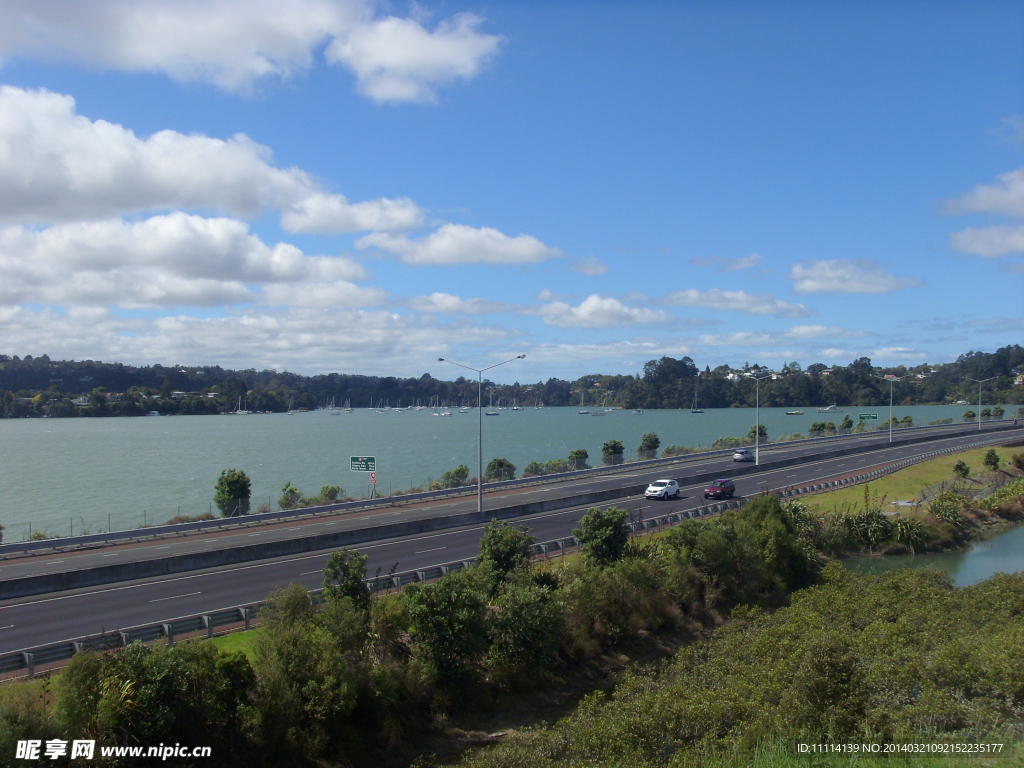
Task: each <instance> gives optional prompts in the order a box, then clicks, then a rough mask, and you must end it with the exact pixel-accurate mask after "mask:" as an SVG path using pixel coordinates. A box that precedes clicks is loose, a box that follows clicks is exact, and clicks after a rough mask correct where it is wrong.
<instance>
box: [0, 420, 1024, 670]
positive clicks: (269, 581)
mask: <svg viewBox="0 0 1024 768" xmlns="http://www.w3.org/2000/svg"><path fill="white" fill-rule="evenodd" d="M988 431H989V430H984V431H983V432H982V434H980V435H979V432H978V431H977V430H969V431H966V432H960V433H959V434H957V435H955V436H950V435H949V430H948V429H947V430H945V431H938V430H935V431H934V432H935V439H934V440H930V441H927V442H921V443H913V444H905V445H899V444H896V445H895V446H894V447H891V448H889V447H884V446H885V445H887V442H885V441H886V440H887V438H886V436H884V435H880V434H879V433H870V434H869V435H867V436H855V437H852V438H851V439H850V440H849V441H840V442H843V443H845V444H854V445H856V444H861V443H863V442H867V441H869V440H870V441H872V442H875V443H878V445H879V449H878V450H873V451H870V452H867V453H859V454H852V455H847V456H839V457H836V458H831V459H823V460H813V459H812V460H808V461H806V462H803V463H799V464H796V465H793V466H789V467H783V468H779V469H774V470H767V471H752V472H751V473H749V474H742V475H738V476H734V477H733V479H734V481H735V483H736V488H737V495H738V496H750V495H754V494H756V493H758V492H759V491H762V490H765V489H780V488H786V487H789V486H800V485H807V484H810V483H814V482H821V481H823V480H825V479H833V478H840V477H845V476H852V475H856V474H860V473H862V472H865V471H868V470H870V469H872V468H875V467H878V466H884V465H887V464H890V463H892V462H895V461H899V460H901V459H905V458H908V457H912V456H914V455H918V454H921V453H926V452H929V451H934V450H938V449H941V448H945V447H950V446H958V445H965V444H969V443H972V442H975V441H977V440H979V439H983V438H986V437H992V435H986V434H985V432H988ZM914 432H915V433H916V434H923V433H925V430H914ZM1000 436H1005V441H1006V442H1010V441H1020V440H1021V438H1022V437H1024V431H1022V430H1020V429H1018V430H1013V431H1009V432H1003V433H1001V434H1000ZM838 447H841V446H839V445H838V444H837V443H832V444H830V446H829V448H828V450H834V449H836V448H838ZM823 449H824V447H823V445H822V444H817V445H814V444H812V445H807V444H804V445H801V446H787V445H785V444H783V445H778V446H770V447H769V448H768V449H766V450H762V452H761V460H762V462H766V461H776V460H778V459H782V458H789V457H796V456H799V455H806V454H807V453H810V452H812V451H815V452H820V451H822V450H823ZM748 466H749V465H748ZM735 468H736V465H735V464H733V462H732V461H731V460H729V458H728V457H715V458H710V459H709V458H707V457H703V458H701V459H699V460H696V461H694V460H690V461H681V462H680V463H679V464H676V465H672V467H671V468H666V467H665V466H661V467H657V468H643V467H641V466H637V467H636V469H635V470H633V469H631V468H619V469H620V471H617V472H614V473H603V472H602V473H597V474H595V475H590V476H587V477H581V478H575V479H572V480H569V481H566V482H564V483H555V484H549V485H542V486H526V487H523V488H517V489H512V490H508V491H504V492H502V493H500V494H488V495H487V496H486V497H485V504H486V507H487V508H488V509H493V508H495V507H497V506H508V505H510V504H516V503H523V499H524V498H525V499H528V500H530V501H534V500H537V499H538V498H557V497H566V496H572V495H577V494H583V493H588V492H591V491H594V490H601V489H607V488H613V487H628V486H631V485H638V484H644V483H646V482H649V481H650V480H654V479H657V478H659V477H677V478H682V477H687V476H694V475H697V474H702V473H705V472H713V471H719V470H732V469H735ZM751 469H752V470H753V469H754V468H753V467H751ZM703 485H704V484H703V483H701V484H699V485H692V484H691V485H683V487H682V489H681V498H680V499H679V500H678V501H660V502H651V501H646V500H644V499H643V498H642V497H632V498H623V499H618V500H615V501H613V502H609V503H607V504H603V505H602V506H620V507H623V508H626V509H629V510H631V511H634V512H642V513H643V515H644V516H645V517H654V516H657V515H661V514H668V513H670V512H673V511H679V510H688V509H693V508H695V507H697V506H701V505H703V504H704V503H705V501H704V499H703V496H702V493H701V491H702V490H703ZM475 504H476V499H475V498H474V497H463V498H458V499H449V500H444V501H442V502H441V503H433V504H421V505H416V506H412V507H404V508H401V509H398V510H397V511H396V510H392V509H388V508H385V509H382V510H378V511H375V512H365V513H362V514H360V513H356V514H355V515H349V516H345V517H330V518H312V519H306V520H302V521H296V520H292V521H284V522H281V523H277V524H274V525H266V526H260V527H259V530H253V529H251V528H241V529H238V530H231V531H229V532H225V531H223V530H221V531H217V532H211V533H208V534H195V535H192V536H189V537H181V538H178V537H176V538H169V539H163V540H160V539H158V540H155V541H146V542H138V543H133V544H127V545H119V546H111V547H106V548H102V549H99V550H87V551H83V552H68V553H66V554H62V555H56V556H54V555H53V554H52V553H47V554H46V555H44V556H36V557H26V558H22V559H17V560H9V561H7V562H5V563H4V565H3V566H2V568H0V578H3V579H7V578H11V577H12V574H14V573H17V575H19V576H20V575H27V574H29V573H48V572H53V571H54V570H61V569H65V570H70V569H75V568H82V567H90V566H91V565H94V564H96V563H100V564H103V565H106V564H108V563H110V562H111V561H118V560H121V559H124V561H131V560H138V559H144V558H150V557H162V556H166V555H167V554H168V553H172V552H173V553H175V554H177V553H180V552H183V551H202V548H204V547H205V548H216V547H221V548H227V547H232V546H244V545H245V544H248V543H251V541H252V539H254V538H257V537H261V536H263V537H268V540H269V539H270V537H274V538H275V539H277V540H280V539H286V538H292V537H296V536H309V535H314V534H317V533H322V532H323V530H324V529H327V530H330V529H331V528H332V527H340V526H363V527H365V526H367V525H376V524H379V523H380V522H381V521H389V520H392V519H394V518H396V517H402V516H406V515H411V516H426V517H431V516H437V515H444V514H453V513H454V512H456V511H470V510H473V509H475ZM585 511H586V506H576V507H569V508H565V509H559V510H556V511H551V512H544V513H540V514H535V515H527V516H523V517H517V518H515V519H514V520H513V521H512V522H514V523H515V524H522V525H527V526H529V527H531V528H532V529H533V535H534V536H536V537H537V539H538V540H539V541H550V540H552V539H557V538H560V537H565V536H568V535H570V532H571V530H572V529H573V528H574V527H575V526H576V524H577V522H578V520H579V518H580V517H581V516H582V515H583V513H584V512H585ZM481 531H482V525H481V524H474V525H468V526H462V527H459V528H452V529H448V530H443V531H436V532H432V533H426V534H421V535H415V536H409V537H404V538H396V539H387V540H380V541H374V542H370V543H367V544H361V545H359V546H358V547H356V548H357V549H359V550H360V551H361V552H363V553H365V554H366V555H367V556H368V557H369V563H368V569H367V573H368V575H369V576H371V577H372V576H373V575H374V574H375V573H377V572H378V571H379V572H380V573H387V572H388V571H392V570H395V571H405V570H412V569H418V568H426V567H429V566H433V565H436V564H439V563H445V562H453V561H457V560H463V559H469V558H471V557H474V556H475V555H476V553H477V545H478V542H479V538H480V535H481ZM247 539H248V541H246V540H247ZM329 554H330V551H329V550H321V551H317V552H309V553H307V554H302V555H298V556H288V557H282V558H275V559H268V560H259V561H255V562H249V563H244V564H240V565H232V566H225V567H222V568H214V569H208V570H204V571H194V572H189V573H182V574H177V575H173V576H166V577H157V578H153V579H146V580H142V581H138V582H125V583H119V584H109V585H103V586H98V587H91V588H86V589H80V590H75V591H72V592H66V593H54V594H46V595H39V596H34V597H26V598H19V599H14V600H7V601H3V602H2V603H0V653H7V652H10V651H15V650H20V649H24V648H30V647H33V646H38V645H42V644H48V643H55V642H60V641H64V640H69V639H73V638H81V637H84V636H87V635H96V634H99V633H101V632H104V631H108V632H109V631H114V630H117V629H123V628H127V627H131V626H138V625H144V624H151V623H156V622H160V621H168V620H172V619H174V618H176V617H181V616H189V615H195V614H199V613H208V612H213V611H217V610H222V609H224V608H229V607H233V606H240V605H247V604H252V603H255V602H258V601H260V600H262V599H263V598H265V597H266V595H267V593H268V592H269V591H270V590H271V589H273V588H274V587H277V586H283V585H285V584H288V583H290V582H299V583H302V584H304V585H306V586H307V587H309V588H315V587H319V586H320V585H321V583H322V578H323V577H322V568H323V566H324V563H325V561H326V559H327V557H328V556H329Z"/></svg>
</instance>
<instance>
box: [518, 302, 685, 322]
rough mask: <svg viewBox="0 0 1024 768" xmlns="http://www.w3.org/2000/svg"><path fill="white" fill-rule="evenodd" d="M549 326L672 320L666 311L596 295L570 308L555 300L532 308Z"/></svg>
mask: <svg viewBox="0 0 1024 768" xmlns="http://www.w3.org/2000/svg"><path fill="white" fill-rule="evenodd" d="M534 312H535V313H536V314H539V315H540V316H541V317H542V318H543V319H544V322H545V323H547V324H548V325H554V326H558V327H560V328H621V327H623V326H627V325H637V324H649V323H664V322H667V321H669V320H671V319H672V316H671V315H670V314H669V313H668V312H664V311H662V310H659V309H647V308H643V307H628V306H626V305H625V304H623V303H622V302H621V301H619V300H618V299H613V298H605V297H602V296H598V295H596V294H594V295H592V296H588V297H587V298H586V299H584V300H583V301H582V302H581V303H580V305H579V306H576V307H573V306H570V305H569V304H566V303H564V302H561V301H555V302H552V303H550V304H547V305H545V306H542V307H540V308H538V309H537V310H535V311H534Z"/></svg>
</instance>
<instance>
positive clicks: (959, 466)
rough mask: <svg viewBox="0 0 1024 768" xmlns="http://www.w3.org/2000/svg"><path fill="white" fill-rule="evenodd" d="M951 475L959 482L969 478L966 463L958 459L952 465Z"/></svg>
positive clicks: (968, 468)
mask: <svg viewBox="0 0 1024 768" xmlns="http://www.w3.org/2000/svg"><path fill="white" fill-rule="evenodd" d="M953 474H954V475H955V476H956V477H959V478H960V479H961V480H966V479H967V478H968V477H970V476H971V468H970V467H969V466H967V463H966V462H965V461H964V460H963V459H960V460H959V461H957V463H956V464H954V465H953Z"/></svg>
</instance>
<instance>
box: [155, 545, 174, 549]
mask: <svg viewBox="0 0 1024 768" xmlns="http://www.w3.org/2000/svg"><path fill="white" fill-rule="evenodd" d="M170 548H171V545H170V544H168V545H167V546H165V547H153V549H170Z"/></svg>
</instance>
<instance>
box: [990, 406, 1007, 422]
mask: <svg viewBox="0 0 1024 768" xmlns="http://www.w3.org/2000/svg"><path fill="white" fill-rule="evenodd" d="M1004 413H1006V410H1005V409H1004V408H1003V406H1001V405H997V406H996V407H995V408H993V409H992V418H993V419H1001V418H1003V414H1004Z"/></svg>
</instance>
